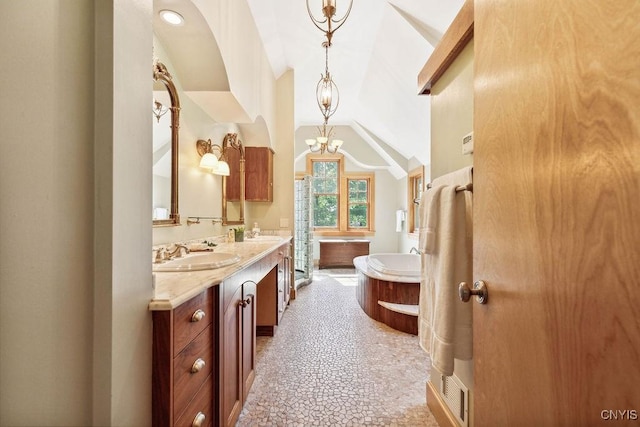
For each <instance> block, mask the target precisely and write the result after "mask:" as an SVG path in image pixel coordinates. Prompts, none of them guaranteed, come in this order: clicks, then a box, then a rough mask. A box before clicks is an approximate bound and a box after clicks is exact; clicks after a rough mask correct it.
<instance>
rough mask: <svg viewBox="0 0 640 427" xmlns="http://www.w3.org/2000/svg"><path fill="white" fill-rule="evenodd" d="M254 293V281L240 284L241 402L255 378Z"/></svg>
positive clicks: (245, 398) (245, 397) (255, 288)
mask: <svg viewBox="0 0 640 427" xmlns="http://www.w3.org/2000/svg"><path fill="white" fill-rule="evenodd" d="M256 291H257V286H256V282H254V281H251V280H249V281H246V282H244V283H243V284H242V299H243V303H242V398H243V399H242V400H243V402H244V401H245V400H247V395H248V394H249V390H250V389H251V385H252V384H253V380H254V379H255V377H256V371H255V369H256V313H257V311H256Z"/></svg>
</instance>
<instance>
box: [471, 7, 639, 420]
mask: <svg viewBox="0 0 640 427" xmlns="http://www.w3.org/2000/svg"><path fill="white" fill-rule="evenodd" d="M639 23H640V2H638V1H637V0H597V1H595V0H594V1H588V0H535V1H534V0H528V1H503V0H476V2H475V29H474V66H475V76H474V110H475V113H474V132H475V133H474V136H475V153H474V189H473V191H474V258H473V262H474V278H475V280H484V281H485V282H486V283H487V286H488V288H489V301H488V304H487V305H479V304H478V303H476V302H473V304H474V415H475V426H476V427H480V426H545V427H547V426H591V425H600V424H605V425H606V424H611V422H608V421H607V420H608V419H615V420H617V421H616V422H614V424H615V425H627V424H633V425H637V423H638V421H637V420H634V418H636V419H637V418H638V416H639V415H640V414H638V412H640V391H639V390H638V385H639V384H640V292H639V291H640V42H639V40H640V24H639ZM624 411H626V412H624ZM614 417H615V418H614Z"/></svg>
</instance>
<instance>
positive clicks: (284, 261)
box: [277, 245, 291, 325]
mask: <svg viewBox="0 0 640 427" xmlns="http://www.w3.org/2000/svg"><path fill="white" fill-rule="evenodd" d="M279 251H280V254H282V255H281V257H282V258H280V260H279V261H278V317H277V324H278V325H279V324H280V321H281V320H282V315H283V314H284V310H285V309H286V308H287V305H288V304H289V298H290V294H291V255H290V254H291V249H290V245H286V246H282V247H281V248H280V249H279Z"/></svg>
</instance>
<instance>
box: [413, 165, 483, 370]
mask: <svg viewBox="0 0 640 427" xmlns="http://www.w3.org/2000/svg"><path fill="white" fill-rule="evenodd" d="M470 182H471V168H465V169H463V170H460V171H456V172H454V173H452V174H449V175H445V176H444V177H442V178H438V179H436V180H434V182H433V187H432V189H431V190H428V191H427V192H426V193H429V192H432V191H434V190H437V189H438V188H440V190H439V193H440V194H439V197H433V196H432V197H431V198H432V202H435V203H436V205H433V204H429V206H428V209H425V210H424V214H425V215H426V216H423V217H421V221H422V223H423V224H428V225H427V226H426V227H425V229H426V228H428V227H431V226H433V227H434V229H433V232H432V235H433V236H432V238H433V239H434V240H435V244H434V246H433V247H432V248H431V253H423V254H422V257H421V262H422V269H421V281H420V284H421V286H420V310H419V316H418V334H419V339H420V345H421V347H422V348H423V349H424V350H425V351H427V352H428V353H429V354H430V356H431V361H432V364H433V366H434V367H435V368H436V369H437V370H438V371H440V372H442V373H443V374H444V375H452V374H453V366H454V358H455V359H462V360H469V359H471V357H472V356H473V352H472V349H473V335H472V305H471V304H469V303H462V302H461V301H460V299H459V297H458V284H459V283H460V282H462V281H466V282H467V283H471V280H472V278H471V271H472V270H471V261H472V259H471V238H470V236H471V229H470V226H471V223H470V220H471V215H470V214H471V194H466V193H469V192H466V191H461V192H456V187H457V186H459V185H466V184H468V183H470ZM435 195H436V196H437V194H435ZM425 245H426V246H428V245H427V242H426V241H425ZM426 246H425V247H426Z"/></svg>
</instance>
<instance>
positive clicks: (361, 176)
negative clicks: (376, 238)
mask: <svg viewBox="0 0 640 427" xmlns="http://www.w3.org/2000/svg"><path fill="white" fill-rule="evenodd" d="M349 181H367V201H366V203H364V204H365V205H367V227H351V224H350V221H349V207H350V206H351V202H350V200H349ZM340 192H341V194H344V195H345V199H346V200H345V203H344V215H343V217H344V219H345V228H346V230H347V231H351V232H357V231H372V229H373V222H374V215H373V206H374V205H375V174H373V173H370V172H369V173H367V172H364V173H348V174H345V176H344V179H343V180H342V188H341V189H340ZM358 204H361V203H358ZM340 206H341V207H343V206H342V205H340Z"/></svg>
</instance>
